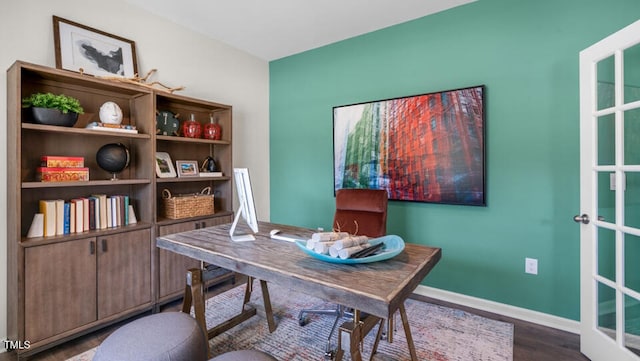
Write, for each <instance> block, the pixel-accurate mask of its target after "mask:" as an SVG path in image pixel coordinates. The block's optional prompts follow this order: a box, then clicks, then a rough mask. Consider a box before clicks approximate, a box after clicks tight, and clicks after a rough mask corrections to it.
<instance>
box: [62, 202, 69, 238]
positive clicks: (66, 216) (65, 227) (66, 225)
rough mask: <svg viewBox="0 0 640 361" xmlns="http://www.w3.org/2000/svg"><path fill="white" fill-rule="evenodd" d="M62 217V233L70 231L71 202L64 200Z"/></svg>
mask: <svg viewBox="0 0 640 361" xmlns="http://www.w3.org/2000/svg"><path fill="white" fill-rule="evenodd" d="M62 218H63V222H64V225H63V229H62V234H69V233H71V203H69V202H64V216H63V217H62Z"/></svg>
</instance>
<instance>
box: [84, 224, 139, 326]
mask: <svg viewBox="0 0 640 361" xmlns="http://www.w3.org/2000/svg"><path fill="white" fill-rule="evenodd" d="M96 246H97V247H96V248H97V253H98V319H104V318H106V317H109V316H112V315H116V314H118V313H120V312H124V311H127V310H130V309H132V308H135V307H137V306H142V305H144V304H148V303H150V302H151V231H150V230H149V229H143V230H139V231H132V232H124V233H118V234H114V235H109V236H104V237H98V238H97V245H96Z"/></svg>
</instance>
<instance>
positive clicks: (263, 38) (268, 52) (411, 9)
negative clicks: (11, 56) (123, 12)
mask: <svg viewBox="0 0 640 361" xmlns="http://www.w3.org/2000/svg"><path fill="white" fill-rule="evenodd" d="M126 1H128V2H129V3H131V4H134V5H136V6H139V7H141V8H143V9H145V10H147V11H149V12H151V13H154V14H156V15H159V16H161V17H164V18H167V19H169V20H171V21H173V22H175V23H178V24H181V25H183V26H185V27H187V28H189V29H191V30H194V31H196V32H199V33H202V34H205V35H207V36H209V37H211V38H214V39H217V40H219V41H222V42H224V43H227V44H229V45H231V46H233V47H235V48H238V49H240V50H243V51H246V52H247V53H249V54H252V55H255V56H257V57H259V58H262V59H264V60H268V61H270V60H274V59H279V58H282V57H285V56H289V55H293V54H296V53H300V52H303V51H306V50H310V49H314V48H317V47H320V46H323V45H327V44H331V43H334V42H337V41H340V40H344V39H348V38H351V37H354V36H357V35H361V34H365V33H368V32H371V31H374V30H379V29H382V28H386V27H389V26H392V25H396V24H400V23H403V22H406V21H409V20H413V19H417V18H420V17H423V16H426V15H429V14H433V13H437V12H439V11H443V10H446V9H450V8H453V7H456V6H459V5H463V4H467V3H470V2H473V1H476V0H316V1H310V0H306V1H305V0H180V1H176V0H154V1H149V0H126Z"/></svg>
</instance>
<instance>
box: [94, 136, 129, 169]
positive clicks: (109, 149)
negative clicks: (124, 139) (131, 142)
mask: <svg viewBox="0 0 640 361" xmlns="http://www.w3.org/2000/svg"><path fill="white" fill-rule="evenodd" d="M96 161H97V162H98V165H99V166H100V168H102V169H104V170H106V171H107V172H111V173H119V172H122V170H123V169H125V168H126V167H127V166H128V165H129V149H127V147H125V146H124V144H122V143H110V144H105V145H103V146H102V147H100V149H98V153H96Z"/></svg>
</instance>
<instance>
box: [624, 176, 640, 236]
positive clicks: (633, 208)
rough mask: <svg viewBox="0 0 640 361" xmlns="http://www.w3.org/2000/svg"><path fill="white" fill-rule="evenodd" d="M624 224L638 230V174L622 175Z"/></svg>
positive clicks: (639, 211) (639, 186)
mask: <svg viewBox="0 0 640 361" xmlns="http://www.w3.org/2000/svg"><path fill="white" fill-rule="evenodd" d="M624 178H625V179H624V181H625V182H624V184H623V185H624V187H625V188H624V189H625V192H624V224H625V226H629V227H634V228H640V173H635V172H626V173H624Z"/></svg>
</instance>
